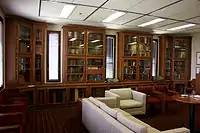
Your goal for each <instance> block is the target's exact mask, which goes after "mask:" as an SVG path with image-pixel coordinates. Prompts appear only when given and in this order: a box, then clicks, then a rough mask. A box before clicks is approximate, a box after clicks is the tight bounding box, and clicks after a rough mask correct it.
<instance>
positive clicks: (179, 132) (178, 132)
mask: <svg viewBox="0 0 200 133" xmlns="http://www.w3.org/2000/svg"><path fill="white" fill-rule="evenodd" d="M161 133H190V130H189V129H187V128H185V127H182V128H176V129H170V130H166V131H162V132H161Z"/></svg>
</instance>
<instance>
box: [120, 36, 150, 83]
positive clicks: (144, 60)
mask: <svg viewBox="0 0 200 133" xmlns="http://www.w3.org/2000/svg"><path fill="white" fill-rule="evenodd" d="M152 43H153V37H152V36H151V35H139V34H132V33H123V32H120V33H119V46H118V52H119V58H118V66H119V79H120V80H121V81H144V80H151V67H152V63H151V62H152V53H151V52H152Z"/></svg>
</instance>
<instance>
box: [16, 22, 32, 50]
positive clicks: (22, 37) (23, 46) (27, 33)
mask: <svg viewBox="0 0 200 133" xmlns="http://www.w3.org/2000/svg"><path fill="white" fill-rule="evenodd" d="M18 41H19V42H18V43H19V44H18V45H19V46H18V47H19V49H18V52H19V53H30V52H31V45H30V42H31V27H29V26H26V25H19V40H18Z"/></svg>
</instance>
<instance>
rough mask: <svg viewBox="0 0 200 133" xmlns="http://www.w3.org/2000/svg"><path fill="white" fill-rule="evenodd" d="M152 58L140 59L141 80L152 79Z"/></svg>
mask: <svg viewBox="0 0 200 133" xmlns="http://www.w3.org/2000/svg"><path fill="white" fill-rule="evenodd" d="M150 68H151V60H140V61H139V80H150V79H151V72H150V71H151V69H150Z"/></svg>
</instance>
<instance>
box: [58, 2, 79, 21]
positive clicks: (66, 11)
mask: <svg viewBox="0 0 200 133" xmlns="http://www.w3.org/2000/svg"><path fill="white" fill-rule="evenodd" d="M75 7H76V6H75V5H65V6H64V7H63V9H62V12H61V14H60V17H61V18H68V17H69V15H70V14H71V13H72V11H73V10H74V8H75Z"/></svg>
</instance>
